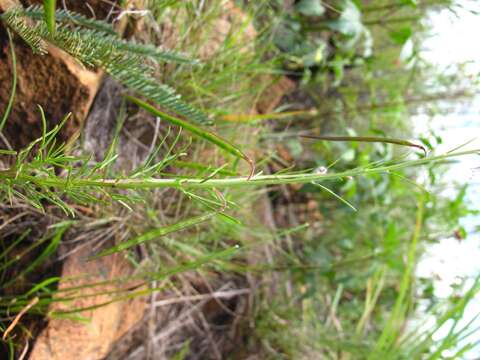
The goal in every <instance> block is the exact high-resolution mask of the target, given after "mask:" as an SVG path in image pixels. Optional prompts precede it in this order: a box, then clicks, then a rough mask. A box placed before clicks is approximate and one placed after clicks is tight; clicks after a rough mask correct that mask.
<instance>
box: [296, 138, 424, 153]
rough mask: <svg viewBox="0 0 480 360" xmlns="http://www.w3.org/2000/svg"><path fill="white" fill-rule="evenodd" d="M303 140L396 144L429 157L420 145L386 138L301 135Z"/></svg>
mask: <svg viewBox="0 0 480 360" xmlns="http://www.w3.org/2000/svg"><path fill="white" fill-rule="evenodd" d="M301 137H303V138H307V139H314V140H323V141H353V142H370V143H386V144H395V145H401V146H409V147H414V148H417V149H420V150H422V151H423V153H424V154H425V156H427V149H426V148H425V147H424V146H422V145H418V144H414V143H412V142H410V141H407V140H402V139H394V138H385V137H377V136H315V135H301Z"/></svg>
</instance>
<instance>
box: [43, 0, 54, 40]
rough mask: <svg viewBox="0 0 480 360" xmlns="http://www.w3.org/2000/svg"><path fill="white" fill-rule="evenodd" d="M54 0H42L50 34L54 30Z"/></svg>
mask: <svg viewBox="0 0 480 360" xmlns="http://www.w3.org/2000/svg"><path fill="white" fill-rule="evenodd" d="M55 3H56V1H55V0H43V11H44V13H43V14H44V18H45V23H46V24H47V27H48V31H50V33H51V34H53V33H54V32H55Z"/></svg>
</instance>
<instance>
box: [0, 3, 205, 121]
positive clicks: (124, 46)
mask: <svg viewBox="0 0 480 360" xmlns="http://www.w3.org/2000/svg"><path fill="white" fill-rule="evenodd" d="M34 10H35V9H31V10H30V11H26V12H24V11H23V10H22V9H13V10H10V11H8V12H6V13H5V14H3V15H2V16H1V19H2V20H3V21H4V22H5V23H6V24H7V25H8V26H9V27H10V28H12V29H13V30H14V31H15V32H16V33H17V34H19V35H20V36H21V37H22V38H23V39H24V40H25V42H27V43H28V44H29V45H30V46H31V47H32V49H33V50H34V51H35V52H38V53H45V52H46V51H47V50H46V47H45V44H44V42H45V41H48V42H51V43H53V44H55V45H56V46H58V47H59V48H61V49H63V50H65V51H66V52H67V53H69V54H70V55H72V56H73V57H75V58H77V59H79V60H80V61H81V62H82V63H84V64H85V65H87V66H90V67H101V68H103V69H104V70H105V71H106V72H108V73H109V74H110V75H112V76H113V77H114V78H116V79H117V80H119V81H120V82H121V83H123V84H124V85H125V86H126V87H128V88H130V89H132V90H134V91H136V92H137V93H139V94H141V95H143V96H145V97H146V98H148V99H150V100H152V101H154V102H156V103H157V104H158V105H160V106H163V107H165V108H167V109H170V110H172V111H174V112H176V113H178V114H180V115H182V116H184V117H186V118H187V119H189V120H192V121H195V122H198V123H201V124H206V123H209V120H208V119H207V117H206V116H205V115H204V114H203V113H202V112H200V111H198V110H196V109H194V108H193V107H192V106H190V105H189V104H187V103H185V102H183V101H182V100H180V96H179V95H178V94H176V92H175V91H174V90H173V89H172V88H170V87H168V86H166V85H162V84H158V82H157V81H156V80H155V79H154V77H153V73H154V68H152V67H151V66H149V65H148V64H147V63H146V62H145V60H144V57H145V56H148V57H150V58H151V59H152V60H155V61H175V62H183V63H185V62H186V61H187V60H186V58H185V57H183V56H181V55H178V54H175V53H173V52H170V51H163V50H160V49H157V48H156V47H153V46H148V45H147V46H142V45H139V44H134V43H128V42H125V41H123V40H120V39H118V38H117V37H116V36H113V35H111V34H109V33H106V32H102V31H100V30H98V29H91V28H83V27H81V25H82V23H83V22H80V21H79V19H82V18H81V17H79V16H76V17H73V19H74V20H73V24H59V25H58V27H57V29H56V31H55V32H50V31H49V29H48V27H47V25H46V24H45V23H44V22H36V23H35V24H34V25H33V26H31V25H29V24H27V22H26V21H25V16H28V15H29V14H34V13H35V11H34ZM67 16H68V14H67ZM64 18H65V19H68V17H64ZM78 24H80V25H78Z"/></svg>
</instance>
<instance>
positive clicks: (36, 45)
mask: <svg viewBox="0 0 480 360" xmlns="http://www.w3.org/2000/svg"><path fill="white" fill-rule="evenodd" d="M19 10H20V9H17V8H14V9H11V10H9V11H8V12H6V13H4V14H2V15H1V16H0V17H1V19H3V20H4V21H5V22H6V23H7V24H8V25H9V26H10V28H11V29H12V30H13V31H14V32H15V33H17V35H18V36H20V37H21V38H22V39H23V41H25V42H26V43H27V44H28V45H29V46H30V47H31V48H32V50H33V51H34V52H35V53H38V54H46V53H47V48H46V44H45V41H44V40H43V39H42V37H41V36H40V35H39V34H38V33H37V32H36V31H35V29H34V28H32V27H31V26H29V25H28V24H27V21H26V20H25V19H24V18H19V17H17V16H16V13H17V12H18V11H19Z"/></svg>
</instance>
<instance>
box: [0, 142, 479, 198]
mask: <svg viewBox="0 0 480 360" xmlns="http://www.w3.org/2000/svg"><path fill="white" fill-rule="evenodd" d="M477 153H480V149H475V150H469V151H462V152H456V153H450V154H444V155H438V156H432V157H427V158H422V159H418V160H409V161H402V162H399V163H396V164H392V165H385V166H378V167H370V168H356V169H352V170H348V171H344V172H340V173H331V174H317V173H305V174H283V175H259V176H253V177H252V178H251V179H248V178H247V177H231V178H223V179H209V180H207V181H205V180H204V179H178V178H176V179H155V178H148V179H81V178H77V179H75V178H70V179H66V178H60V177H42V176H32V175H26V174H21V173H19V174H16V176H15V175H13V174H11V173H9V172H5V173H0V181H1V179H3V180H7V179H8V180H10V181H13V182H15V181H19V182H25V181H27V182H31V183H34V184H37V185H39V186H47V187H54V188H57V189H68V188H82V187H97V188H112V189H127V190H128V189H132V190H133V189H155V188H182V189H194V188H196V189H199V188H232V187H246V186H250V187H253V186H264V185H281V184H306V183H310V182H312V181H317V182H318V181H325V180H334V179H341V178H345V177H349V176H360V175H370V174H379V173H386V172H389V171H394V170H400V169H404V168H407V167H413V166H420V165H426V164H431V163H435V162H440V161H443V160H446V159H450V158H455V157H459V156H466V155H473V154H477Z"/></svg>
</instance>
